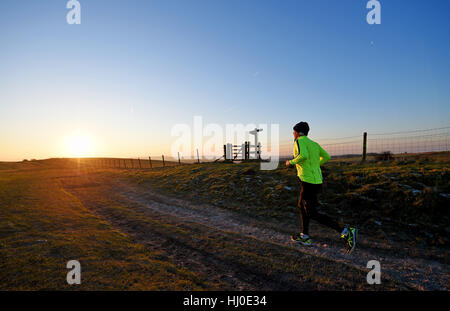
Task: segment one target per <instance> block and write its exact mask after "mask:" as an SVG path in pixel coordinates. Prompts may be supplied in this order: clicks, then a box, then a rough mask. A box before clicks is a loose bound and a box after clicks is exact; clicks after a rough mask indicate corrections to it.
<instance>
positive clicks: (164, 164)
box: [162, 155, 166, 167]
mask: <svg viewBox="0 0 450 311" xmlns="http://www.w3.org/2000/svg"><path fill="white" fill-rule="evenodd" d="M162 160H163V167H164V166H166V162H165V161H164V155H162Z"/></svg>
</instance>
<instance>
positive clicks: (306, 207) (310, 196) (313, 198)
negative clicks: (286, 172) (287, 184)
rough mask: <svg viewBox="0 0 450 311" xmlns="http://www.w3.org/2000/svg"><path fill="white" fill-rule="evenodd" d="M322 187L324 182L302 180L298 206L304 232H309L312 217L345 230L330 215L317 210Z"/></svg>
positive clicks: (338, 230) (339, 230)
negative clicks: (312, 182) (315, 182)
mask: <svg viewBox="0 0 450 311" xmlns="http://www.w3.org/2000/svg"><path fill="white" fill-rule="evenodd" d="M321 188H322V184H310V183H307V182H304V181H300V198H299V200H298V207H299V209H300V217H301V220H302V232H303V234H309V221H310V219H313V220H315V221H317V222H319V223H320V224H322V225H325V226H327V227H330V228H332V229H334V230H336V231H337V232H339V233H341V232H342V230H343V228H342V227H341V226H339V224H338V223H337V222H336V221H334V220H333V219H331V218H330V217H329V216H327V215H324V214H321V213H319V212H317V207H319V206H320V204H319V201H318V199H317V195H318V194H319V192H320V190H321Z"/></svg>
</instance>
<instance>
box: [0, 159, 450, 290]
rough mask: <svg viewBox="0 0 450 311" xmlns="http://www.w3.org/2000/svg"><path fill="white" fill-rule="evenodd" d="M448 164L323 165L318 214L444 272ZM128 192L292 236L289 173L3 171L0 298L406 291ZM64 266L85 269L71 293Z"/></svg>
mask: <svg viewBox="0 0 450 311" xmlns="http://www.w3.org/2000/svg"><path fill="white" fill-rule="evenodd" d="M449 154H450V153H440V154H430V155H422V156H419V157H418V156H414V157H408V158H404V159H397V160H394V161H391V162H374V161H369V162H368V163H365V164H361V163H359V162H358V161H356V160H355V159H341V160H340V161H339V162H335V161H331V162H329V163H328V164H326V166H325V167H324V176H325V179H326V180H327V185H326V188H325V189H324V191H323V193H322V194H321V197H320V200H321V202H322V205H323V207H322V208H323V210H324V211H326V212H327V213H329V214H330V215H332V216H334V217H337V218H338V219H342V220H345V221H346V222H347V223H351V224H356V225H358V226H359V227H360V230H361V233H362V234H363V235H365V236H368V237H371V238H373V240H379V241H383V242H389V243H390V242H395V243H397V244H396V247H395V248H396V249H397V248H400V247H405V248H409V249H412V250H413V252H415V251H416V250H417V252H420V255H418V257H419V258H426V257H429V258H431V259H433V260H437V261H439V262H442V263H444V264H447V263H448V259H447V257H448V256H446V254H447V253H448V247H449V234H448V233H449V232H448V231H449V226H448V224H449V219H448V213H447V212H446V208H447V206H448V203H449V194H450V189H449V167H450V166H449V163H450V162H449ZM130 185H131V186H133V187H132V188H133V189H134V191H137V193H140V194H145V193H146V192H147V191H146V189H152V190H157V192H160V193H165V194H167V195H169V196H168V197H171V198H174V197H178V198H181V199H185V200H186V199H188V200H189V201H193V202H199V203H202V205H201V206H205V208H208V206H216V207H220V208H223V209H225V210H232V211H236V212H238V213H242V215H246V216H250V219H252V220H253V219H254V220H261V221H262V222H263V228H266V226H267V228H269V229H270V226H271V225H274V226H276V228H277V230H280V231H279V232H284V233H286V234H288V233H292V231H293V230H298V221H299V216H298V211H297V207H296V201H297V194H298V181H297V177H296V176H295V170H294V169H287V168H283V167H280V168H279V169H277V170H274V171H261V170H259V166H258V164H257V163H240V164H231V163H204V164H192V165H181V166H171V167H165V168H162V167H159V168H154V169H152V170H150V169H134V170H132V169H111V168H100V167H98V166H96V165H79V163H78V161H75V160H67V159H51V160H43V161H27V162H21V163H0V207H1V209H0V289H6V290H14V289H25V290H39V289H87V290H91V289H96V290H102V289H107V290H108V289H116V290H123V289H126V290H129V289H136V290H164V289H171V290H196V289H212V290H214V289H290V290H299V289H309V290H312V289H394V288H395V289H404V288H409V287H408V286H407V287H405V285H404V284H402V283H397V282H395V281H392V280H390V279H389V278H387V276H386V277H385V278H384V279H383V283H382V285H381V286H380V287H376V288H374V287H370V286H368V285H367V284H366V283H365V272H364V271H363V270H360V269H356V268H355V267H352V266H349V265H345V264H343V263H340V262H337V261H334V260H330V259H327V258H321V257H317V256H315V255H308V254H304V253H300V252H299V251H298V250H296V249H295V248H293V247H288V246H283V245H280V244H275V243H270V242H264V241H261V240H258V239H255V238H253V237H251V236H247V235H242V234H237V233H236V232H229V231H226V230H225V231H224V230H219V229H215V228H213V227H210V226H205V225H204V224H201V223H196V222H192V221H185V220H184V219H183V218H182V217H177V216H173V215H169V214H164V213H159V212H157V211H155V210H152V209H149V208H148V207H147V206H145V204H142V203H140V201H139V200H134V199H133V198H132V196H129V197H127V196H125V195H124V193H126V192H127V190H126V189H125V188H126V187H127V186H130ZM118 187H119V188H118ZM121 187H124V189H122V188H121ZM119 190H121V191H119ZM199 206H200V205H199ZM322 240H323V241H328V240H327V238H326V237H325V238H322ZM336 242H337V241H336ZM326 243H334V242H333V241H330V242H326ZM379 251H380V252H381V253H383V252H387V250H384V251H383V250H382V249H380V250H379ZM394 251H395V252H396V250H394ZM394 251H393V252H394ZM381 253H380V254H381ZM424 254H425V255H426V256H425V257H424ZM394 255H395V254H394ZM412 255H414V254H411V252H409V253H408V255H404V254H397V255H396V256H398V257H399V258H403V257H402V256H412ZM72 259H76V260H79V261H80V262H81V265H82V284H81V285H79V286H76V287H74V286H69V285H67V283H66V273H67V271H68V270H67V269H66V263H67V262H68V261H69V260H72ZM444 283H445V282H444ZM444 286H447V284H444Z"/></svg>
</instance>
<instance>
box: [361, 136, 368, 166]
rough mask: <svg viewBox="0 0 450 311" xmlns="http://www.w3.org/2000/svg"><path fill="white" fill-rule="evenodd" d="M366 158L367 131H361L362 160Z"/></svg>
mask: <svg viewBox="0 0 450 311" xmlns="http://www.w3.org/2000/svg"><path fill="white" fill-rule="evenodd" d="M366 158H367V132H364V133H363V154H362V161H363V162H364V161H366Z"/></svg>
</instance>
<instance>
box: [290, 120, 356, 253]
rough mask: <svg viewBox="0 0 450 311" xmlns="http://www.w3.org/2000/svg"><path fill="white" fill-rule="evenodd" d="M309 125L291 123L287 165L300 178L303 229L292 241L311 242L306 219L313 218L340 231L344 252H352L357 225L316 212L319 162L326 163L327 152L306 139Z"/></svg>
mask: <svg viewBox="0 0 450 311" xmlns="http://www.w3.org/2000/svg"><path fill="white" fill-rule="evenodd" d="M308 132H309V125H308V123H306V122H300V123H297V124H296V125H295V126H294V133H293V134H294V142H295V143H294V158H293V159H292V160H287V161H286V166H287V167H289V166H291V165H295V166H296V167H297V175H298V177H299V179H300V198H299V200H298V207H299V209H300V217H301V221H302V232H301V233H300V234H295V235H293V236H291V240H292V241H293V242H297V243H300V244H302V245H311V238H310V237H309V220H310V219H313V220H315V221H317V222H319V223H321V224H322V225H325V226H327V227H330V228H332V229H334V230H335V231H337V232H338V233H340V235H341V238H343V239H345V240H346V243H347V253H349V254H350V253H351V252H352V251H353V250H354V248H355V246H356V236H357V230H356V228H351V227H348V228H347V227H344V228H343V227H341V226H340V225H339V224H338V223H337V222H336V221H334V220H333V219H331V218H330V217H329V216H327V215H324V214H321V213H319V212H317V208H318V207H320V204H319V201H318V200H317V195H318V194H319V191H320V190H321V187H322V171H321V169H320V166H321V165H323V164H325V163H326V162H327V161H328V160H329V159H330V155H329V154H328V153H327V152H326V151H325V150H324V149H323V148H322V147H321V146H320V145H319V144H318V143H316V142H315V141H312V140H311V139H309V138H308V137H307V136H308Z"/></svg>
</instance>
